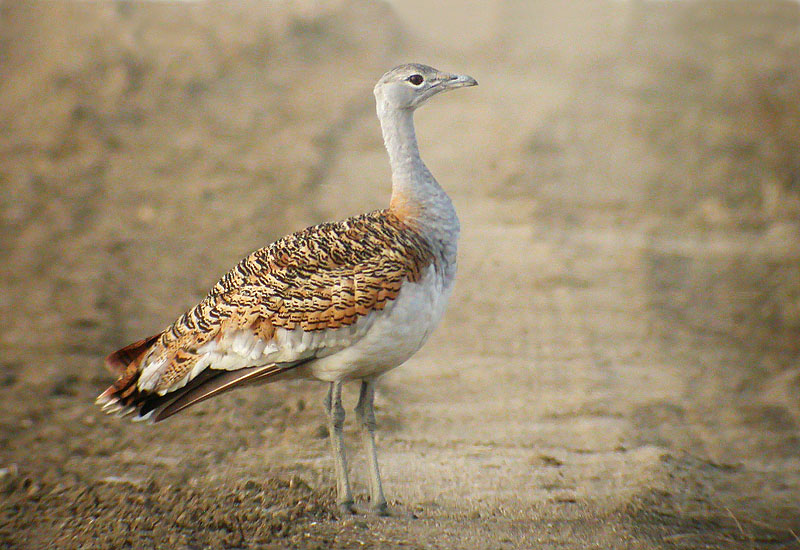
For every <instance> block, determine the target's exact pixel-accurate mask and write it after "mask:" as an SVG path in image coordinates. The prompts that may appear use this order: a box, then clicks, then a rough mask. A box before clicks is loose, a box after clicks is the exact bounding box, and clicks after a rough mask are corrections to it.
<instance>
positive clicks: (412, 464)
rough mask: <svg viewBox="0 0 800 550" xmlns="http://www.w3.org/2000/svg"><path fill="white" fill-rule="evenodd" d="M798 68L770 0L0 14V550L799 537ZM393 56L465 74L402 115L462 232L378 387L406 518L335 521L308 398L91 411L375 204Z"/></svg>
mask: <svg viewBox="0 0 800 550" xmlns="http://www.w3.org/2000/svg"><path fill="white" fill-rule="evenodd" d="M798 51H800V4H798V3H797V2H779V1H771V0H765V1H739V2H732V1H731V2H726V1H682V2H655V1H640V0H627V1H626V0H618V1H601V0H598V1H566V2H565V1H557V0H529V1H523V0H493V1H487V2H455V1H450V0H446V1H441V2H436V3H434V4H431V3H429V2H423V1H422V0H394V1H387V2H375V1H367V0H330V1H326V0H319V1H314V0H305V1H300V0H298V1H288V0H287V1H277V0H275V1H263V2H205V1H202V2H132V1H117V2H110V1H99V2H64V1H53V2H51V1H38V2H37V1H34V2H30V1H27V0H23V1H14V2H9V1H5V2H2V3H0V129H2V131H0V191H1V192H0V320H2V328H3V330H2V331H0V491H1V493H0V547H2V548H44V547H48V546H52V545H55V547H59V548H80V547H97V548H106V547H108V548H119V547H123V546H125V545H126V544H127V545H128V546H132V547H163V546H166V545H169V546H171V547H175V548H195V547H218V548H251V547H252V548H257V547H258V548H260V547H273V546H274V547H281V546H286V545H291V546H293V547H303V548H305V547H308V548H313V547H339V546H341V547H352V546H353V545H354V544H356V543H358V542H360V543H362V544H364V545H367V546H370V545H372V546H375V545H382V546H383V547H386V546H389V547H392V546H403V545H405V546H406V547H408V546H410V547H428V548H430V547H441V548H476V547H492V548H514V547H531V546H536V547H540V548H563V547H573V548H574V547H588V546H592V547H599V548H621V547H625V548H628V547H630V548H698V547H704V548H748V549H750V548H800V538H799V536H800V504H799V503H800V360H799V359H798V354H799V353H800V101H799V99H800V57H798ZM408 61H418V62H423V63H427V64H431V65H433V66H435V67H437V68H440V69H442V70H446V71H451V72H459V73H467V74H470V75H472V76H474V77H475V78H476V79H477V80H478V81H479V82H480V86H479V87H478V88H472V89H469V90H461V91H458V92H457V93H453V94H448V95H446V96H442V97H438V98H436V100H434V101H433V102H431V103H430V104H429V105H426V106H425V107H424V108H423V109H421V110H420V111H419V112H418V113H417V116H416V119H417V131H418V136H419V140H420V146H421V150H422V154H423V157H424V158H425V160H426V162H427V164H428V166H429V167H430V168H431V170H432V171H433V173H434V174H435V175H436V176H437V178H438V180H439V182H440V183H441V184H442V186H443V187H444V188H445V189H446V190H447V191H448V192H449V193H450V194H451V196H452V198H453V200H454V202H455V204H456V208H457V210H458V211H459V215H460V218H461V224H462V227H463V235H462V241H461V245H460V255H459V262H460V267H459V269H460V274H459V279H458V282H457V286H456V290H455V293H454V295H453V298H452V300H451V307H450V308H449V310H448V313H447V315H446V317H445V320H444V322H443V324H442V327H440V329H439V331H438V332H437V333H436V334H435V335H434V336H433V337H432V339H431V341H430V342H429V343H428V344H427V345H426V347H425V348H424V349H423V350H422V352H420V354H418V355H417V356H416V357H414V358H413V359H412V360H411V361H409V363H408V364H407V365H406V366H404V367H402V368H400V369H397V370H396V371H393V372H392V373H390V374H389V375H387V376H386V377H385V379H384V380H383V381H382V385H381V386H380V388H379V395H378V406H379V411H378V422H379V431H380V433H381V435H380V441H379V451H380V455H381V463H382V466H383V470H384V480H385V483H386V491H387V496H388V497H389V498H390V500H391V501H392V505H393V507H394V509H395V510H397V511H399V512H398V513H397V514H395V516H394V517H391V518H388V519H380V518H369V517H366V518H358V519H355V520H352V519H351V520H347V521H345V522H340V523H336V522H335V521H333V518H332V516H331V514H330V512H329V510H330V508H331V505H332V502H333V500H332V496H331V495H332V493H331V488H332V486H333V482H332V475H331V474H332V465H331V464H330V463H329V459H328V452H327V442H326V441H325V439H324V426H323V414H322V408H321V406H320V405H319V402H320V401H321V399H322V397H323V392H324V390H323V388H322V387H321V386H319V385H316V384H313V383H294V384H289V385H281V386H277V385H276V386H268V387H262V388H252V389H247V390H243V391H240V392H237V393H234V394H230V395H228V396H225V397H223V398H220V399H218V400H214V401H211V402H207V403H205V404H203V405H202V406H199V407H196V408H195V409H192V410H191V411H189V412H187V413H186V415H183V416H182V417H177V418H175V419H174V420H171V421H170V422H167V423H163V424H159V425H156V426H152V427H147V426H141V425H135V426H132V425H130V424H129V423H127V422H121V421H119V420H116V419H114V418H106V417H104V416H102V415H101V414H100V413H99V412H98V411H97V410H96V409H95V408H94V406H93V400H94V397H95V395H96V394H97V393H99V392H100V391H102V390H103V389H104V388H105V387H106V386H107V385H108V384H109V382H110V381H111V378H112V377H111V375H110V374H109V373H107V372H105V371H104V370H103V366H102V358H103V357H104V356H105V355H106V354H108V353H109V352H111V351H113V350H115V349H117V348H119V347H121V346H123V345H125V344H127V343H129V342H131V341H133V340H137V339H139V338H142V337H144V336H147V335H150V334H153V333H155V332H157V331H159V330H161V329H162V328H163V327H164V326H166V325H167V324H169V323H170V322H171V321H172V320H173V319H174V318H175V317H176V316H177V315H178V314H180V313H181V312H182V311H184V310H185V309H186V308H187V307H189V306H191V305H193V304H194V303H195V302H196V301H197V300H199V299H200V298H201V297H202V296H204V295H205V293H206V292H207V290H208V289H209V288H210V287H211V286H212V285H213V283H214V282H215V281H216V280H217V279H218V278H219V277H220V276H221V275H223V274H224V273H225V272H226V271H227V270H228V269H229V268H230V267H231V266H232V265H233V264H234V263H235V262H236V261H238V259H240V258H241V257H242V256H244V255H245V254H247V253H248V252H250V251H252V250H254V249H256V248H258V247H261V246H265V245H267V244H269V243H270V242H272V241H273V240H275V239H276V238H279V237H280V236H282V235H284V234H286V233H288V232H291V231H295V230H298V229H301V228H303V227H305V226H307V225H310V224H314V223H318V222H321V221H325V220H330V219H341V218H344V217H347V216H349V215H353V214H356V213H359V212H363V211H367V210H372V209H377V208H383V207H385V206H386V205H387V204H388V196H389V193H390V173H389V168H388V161H387V158H386V155H385V151H384V149H383V144H382V142H381V138H380V131H379V126H378V122H377V119H376V117H375V114H374V100H373V97H372V93H371V90H372V86H373V85H374V83H375V82H376V81H377V79H378V78H379V77H380V76H381V74H382V73H383V72H385V71H386V70H388V69H390V68H391V67H393V66H394V65H396V64H399V63H403V62H408ZM350 397H352V395H351V396H350ZM353 405H354V403H353ZM348 406H349V405H348ZM353 428H354V427H353V426H352V425H350V426H348V429H349V430H350V431H353ZM349 443H350V446H351V456H352V463H353V470H354V475H355V478H356V479H355V481H356V490H357V491H360V492H361V493H363V491H364V483H365V481H364V479H363V476H361V475H360V474H361V473H362V472H363V466H364V462H363V458H362V457H361V454H360V452H359V451H358V445H357V440H356V438H355V437H354V438H353V439H352V440H351V441H350V442H349ZM413 518H416V519H413ZM270 545H273V546H270Z"/></svg>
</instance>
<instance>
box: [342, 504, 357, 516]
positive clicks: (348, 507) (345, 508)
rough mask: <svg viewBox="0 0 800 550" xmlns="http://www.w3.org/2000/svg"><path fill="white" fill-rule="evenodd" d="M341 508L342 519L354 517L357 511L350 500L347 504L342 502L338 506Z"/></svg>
mask: <svg viewBox="0 0 800 550" xmlns="http://www.w3.org/2000/svg"><path fill="white" fill-rule="evenodd" d="M338 508H339V515H340V516H342V517H347V516H352V515H353V514H355V513H356V509H355V507H354V506H353V501H352V500H349V501H347V502H340V503H339V505H338Z"/></svg>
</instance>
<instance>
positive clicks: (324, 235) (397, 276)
mask: <svg viewBox="0 0 800 550" xmlns="http://www.w3.org/2000/svg"><path fill="white" fill-rule="evenodd" d="M432 261H433V255H432V253H431V250H430V247H429V245H428V244H427V242H426V241H425V239H424V238H423V237H422V236H421V235H419V234H418V233H416V232H415V231H414V230H413V229H411V228H410V227H409V226H408V225H407V224H406V223H404V221H403V220H402V219H401V218H400V217H398V216H397V215H396V214H395V213H394V212H392V211H391V210H380V211H376V212H371V213H368V214H363V215H360V216H356V217H353V218H349V219H347V220H344V221H340V222H332V223H323V224H320V225H317V226H313V227H309V228H307V229H304V230H302V231H299V232H297V233H294V234H291V235H288V236H286V237H284V238H282V239H280V240H278V241H276V242H274V243H273V244H272V245H270V246H269V247H266V248H262V249H259V250H257V251H255V252H253V253H252V254H250V255H249V256H247V257H246V258H244V259H243V260H242V261H241V262H239V264H238V265H237V266H236V267H234V268H233V269H232V270H231V271H230V272H228V273H227V274H226V275H225V276H224V277H223V278H222V279H220V280H219V282H217V284H216V285H214V287H213V288H212V289H211V291H210V292H209V294H208V295H207V296H206V297H205V298H204V299H203V300H202V301H201V302H200V303H199V304H197V305H196V306H195V307H193V308H191V309H190V310H189V311H187V312H186V313H184V314H183V315H181V316H180V317H178V319H177V320H176V321H175V322H174V323H172V324H171V325H170V326H169V327H167V328H166V329H165V330H164V331H163V332H162V333H161V334H160V335H157V336H154V337H151V338H149V339H147V340H143V341H140V342H137V343H135V344H132V345H130V346H127V347H125V348H123V349H121V350H119V351H117V352H115V353H113V354H111V355H109V357H108V358H107V359H106V364H107V365H108V366H109V368H110V369H111V370H112V371H114V372H116V373H118V374H120V375H121V377H120V379H119V380H118V381H117V382H116V383H115V384H114V386H112V388H113V391H112V392H111V393H110V394H109V395H113V396H115V397H117V398H118V399H119V401H120V404H122V405H124V406H126V407H128V406H133V407H135V408H137V407H141V406H142V405H143V404H144V403H145V402H146V401H147V398H148V397H149V394H151V393H155V394H158V395H159V396H162V395H164V394H166V393H169V392H170V390H171V388H172V387H173V386H175V385H176V384H177V383H178V382H180V381H181V380H183V379H184V377H186V375H187V374H189V373H190V372H191V370H192V368H193V367H194V365H195V363H196V361H197V360H198V357H199V355H200V354H199V352H198V349H199V348H201V347H202V346H203V345H204V344H207V343H209V342H210V341H212V340H215V339H217V340H219V339H220V338H221V337H222V336H223V335H224V334H226V333H230V332H231V331H235V330H249V331H252V332H253V334H255V335H256V336H257V337H258V338H259V339H261V340H264V341H269V340H270V339H272V338H273V336H274V334H275V328H276V327H281V328H284V329H287V330H293V329H296V328H301V329H303V330H304V331H317V330H323V329H335V328H340V327H343V326H348V325H351V324H353V323H354V322H355V321H356V319H358V318H359V317H360V316H364V315H366V314H368V313H369V312H371V311H376V310H382V309H383V308H384V307H385V306H386V304H387V302H388V301H390V300H393V299H395V298H396V297H397V296H398V294H399V292H400V289H401V287H402V285H403V283H404V282H405V281H417V280H418V279H419V277H420V272H421V271H422V270H423V269H425V268H426V267H427V266H428V265H430V263H431V262H432ZM159 361H166V366H165V367H164V368H163V373H162V374H161V375H160V377H159V380H158V382H157V384H156V385H155V387H154V388H153V389H152V390H151V391H142V389H141V388H139V387H137V384H136V382H137V381H138V375H139V374H140V373H141V370H142V368H143V367H144V366H145V365H147V364H152V363H155V362H159ZM123 365H124V368H123ZM213 367H214V365H213V364H212V365H211V366H210V369H212V370H213ZM112 388H109V390H112ZM107 393H108V392H107ZM139 412H141V411H139Z"/></svg>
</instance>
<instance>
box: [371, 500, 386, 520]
mask: <svg viewBox="0 0 800 550" xmlns="http://www.w3.org/2000/svg"><path fill="white" fill-rule="evenodd" d="M369 511H370V513H372V514H375V515H376V516H384V517H385V516H388V515H389V506H387V505H386V501H385V500H384V501H381V502H376V503H375V504H370V505H369Z"/></svg>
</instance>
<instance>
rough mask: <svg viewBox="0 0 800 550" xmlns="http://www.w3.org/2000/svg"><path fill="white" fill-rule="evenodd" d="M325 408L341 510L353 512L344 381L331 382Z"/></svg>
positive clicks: (345, 512)
mask: <svg viewBox="0 0 800 550" xmlns="http://www.w3.org/2000/svg"><path fill="white" fill-rule="evenodd" d="M325 410H326V412H327V413H328V431H329V433H330V438H331V448H332V449H333V460H334V463H335V465H336V492H337V501H338V503H339V510H340V511H341V512H342V513H344V514H352V513H353V494H352V493H351V492H350V481H349V480H348V479H347V457H346V456H345V451H344V438H343V437H342V428H343V427H344V414H345V413H344V407H342V383H341V382H331V385H330V389H329V390H328V397H326V398H325Z"/></svg>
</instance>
